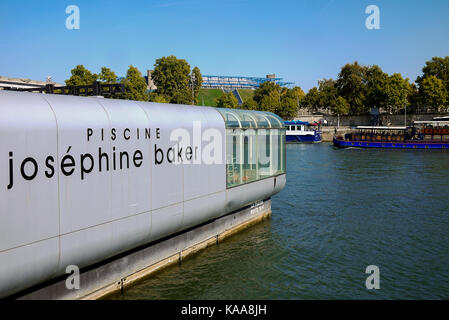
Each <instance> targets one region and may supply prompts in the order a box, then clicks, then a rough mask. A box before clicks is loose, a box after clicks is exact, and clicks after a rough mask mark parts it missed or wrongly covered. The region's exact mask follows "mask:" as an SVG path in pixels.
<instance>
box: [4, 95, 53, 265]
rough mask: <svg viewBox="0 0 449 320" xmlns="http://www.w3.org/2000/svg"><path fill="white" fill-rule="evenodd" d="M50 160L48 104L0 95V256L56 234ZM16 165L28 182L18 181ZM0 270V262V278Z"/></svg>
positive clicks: (31, 97) (38, 99) (32, 98)
mask: <svg viewBox="0 0 449 320" xmlns="http://www.w3.org/2000/svg"><path fill="white" fill-rule="evenodd" d="M10 153H12V154H10ZM11 155H12V156H11ZM48 157H52V159H53V162H51V160H50V161H49V164H50V165H52V166H53V172H52V170H51V169H49V168H47V167H46V160H47V158H48ZM27 158H32V159H34V160H33V161H35V162H34V163H33V161H31V160H30V161H24V160H25V159H27ZM10 161H12V167H10ZM56 161H57V134H56V121H55V116H54V114H53V112H52V110H51V108H50V106H49V105H48V103H47V102H46V101H45V100H44V99H42V98H41V95H36V94H26V93H25V94H24V93H17V92H7V91H0V188H1V192H0V251H3V250H6V249H10V248H14V247H18V246H21V245H25V244H28V243H31V242H36V241H40V240H43V239H48V238H51V237H57V236H58V235H59V212H58V178H57V176H58V174H57V173H58V169H57V165H56ZM22 165H23V169H24V170H23V171H24V174H25V177H27V179H30V178H32V177H33V176H34V178H33V179H30V180H27V179H25V178H24V176H23V175H22V174H21V167H22ZM10 168H12V177H13V180H12V181H13V183H12V184H11V182H10V181H11V179H10V176H11V174H10ZM45 171H48V174H49V176H50V177H47V176H46V174H45ZM3 268H4V265H3V263H0V273H2V269H3Z"/></svg>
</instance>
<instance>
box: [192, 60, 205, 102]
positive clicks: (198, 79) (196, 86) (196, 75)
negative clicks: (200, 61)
mask: <svg viewBox="0 0 449 320" xmlns="http://www.w3.org/2000/svg"><path fill="white" fill-rule="evenodd" d="M192 75H193V79H194V82H193V90H194V101H195V104H198V102H199V101H198V96H199V95H200V89H201V86H202V85H203V77H202V76H201V71H200V69H199V68H198V67H195V68H193V70H192Z"/></svg>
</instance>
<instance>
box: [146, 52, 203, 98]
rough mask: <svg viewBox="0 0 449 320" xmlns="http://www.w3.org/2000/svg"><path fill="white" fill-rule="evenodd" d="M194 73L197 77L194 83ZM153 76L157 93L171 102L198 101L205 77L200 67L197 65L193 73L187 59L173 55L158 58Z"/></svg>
mask: <svg viewBox="0 0 449 320" xmlns="http://www.w3.org/2000/svg"><path fill="white" fill-rule="evenodd" d="M192 74H193V75H194V79H195V81H194V82H193V83H192V81H191V75H192ZM151 77H152V79H153V81H154V84H155V85H156V86H157V90H156V92H157V94H158V95H162V96H164V97H165V98H166V99H168V101H169V102H170V103H177V104H192V103H198V95H199V92H200V88H201V85H202V82H203V79H202V76H201V72H200V69H199V68H198V67H195V68H194V69H193V71H192V73H191V71H190V65H189V64H188V63H187V61H186V60H184V59H178V58H176V57H175V56H173V55H172V56H168V57H162V58H160V59H156V63H155V64H154V71H153V73H152V75H151ZM192 86H193V90H192ZM192 91H193V97H192Z"/></svg>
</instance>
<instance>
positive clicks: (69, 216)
mask: <svg viewBox="0 0 449 320" xmlns="http://www.w3.org/2000/svg"><path fill="white" fill-rule="evenodd" d="M43 97H45V99H46V100H47V101H48V102H49V103H50V104H51V106H52V108H53V110H54V112H55V114H56V118H57V123H58V150H59V154H58V158H59V162H60V164H61V165H62V164H63V163H66V164H71V162H70V159H69V161H65V162H64V157H65V156H66V155H71V156H72V157H73V159H74V163H75V166H74V167H67V168H65V172H66V173H70V172H71V171H72V170H74V171H73V173H72V174H71V175H66V174H64V172H63V171H62V168H61V166H60V170H59V188H60V189H59V190H60V213H61V233H62V234H65V233H68V232H72V231H76V230H80V229H83V228H87V227H91V226H94V225H97V224H100V223H105V222H108V221H110V220H111V171H106V170H103V171H102V172H99V167H98V163H97V162H98V154H99V149H100V148H101V150H102V152H103V151H105V150H110V148H111V144H110V142H109V140H108V139H107V138H106V137H104V139H102V136H101V129H104V130H105V131H109V130H110V127H109V120H108V117H107V114H106V112H105V111H104V109H103V107H102V106H101V105H100V104H98V103H97V102H96V101H95V100H94V99H90V98H83V97H73V96H60V95H51V94H48V95H43ZM88 129H92V130H93V133H92V136H90V137H89V141H88ZM67 151H69V152H67ZM86 154H90V155H92V157H93V158H94V160H95V164H94V168H93V170H92V173H89V174H85V176H84V179H82V177H81V155H86ZM90 163H91V162H90V161H89V159H87V160H86V159H85V167H86V168H90Z"/></svg>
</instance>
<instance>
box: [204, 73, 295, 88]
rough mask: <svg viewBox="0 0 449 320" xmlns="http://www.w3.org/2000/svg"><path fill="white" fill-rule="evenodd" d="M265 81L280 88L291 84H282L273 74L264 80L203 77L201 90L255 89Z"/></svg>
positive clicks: (239, 77)
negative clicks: (273, 83)
mask: <svg viewBox="0 0 449 320" xmlns="http://www.w3.org/2000/svg"><path fill="white" fill-rule="evenodd" d="M267 81H271V82H275V83H277V84H279V85H280V86H283V87H284V86H290V85H293V84H294V83H293V82H284V81H283V79H282V78H276V75H275V74H269V75H267V76H266V77H265V78H257V77H242V76H210V75H203V85H202V87H203V88H220V89H222V88H223V89H257V88H259V86H260V85H261V84H262V83H264V82H267Z"/></svg>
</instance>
